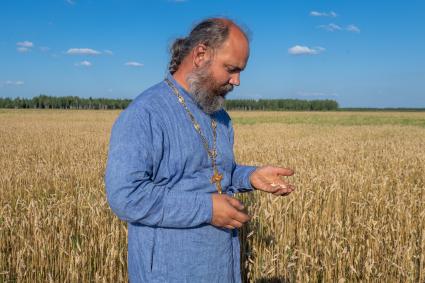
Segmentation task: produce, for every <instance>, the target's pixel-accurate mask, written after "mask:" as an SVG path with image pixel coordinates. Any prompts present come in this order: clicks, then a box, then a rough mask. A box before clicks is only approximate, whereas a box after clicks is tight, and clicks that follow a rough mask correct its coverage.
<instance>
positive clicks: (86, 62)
mask: <svg viewBox="0 0 425 283" xmlns="http://www.w3.org/2000/svg"><path fill="white" fill-rule="evenodd" d="M75 66H78V67H91V66H92V63H91V62H89V61H86V60H85V61H81V62H78V63H75Z"/></svg>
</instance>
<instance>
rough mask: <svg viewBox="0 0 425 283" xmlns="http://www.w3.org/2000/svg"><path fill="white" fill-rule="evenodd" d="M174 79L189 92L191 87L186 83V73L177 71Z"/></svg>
mask: <svg viewBox="0 0 425 283" xmlns="http://www.w3.org/2000/svg"><path fill="white" fill-rule="evenodd" d="M173 78H174V79H175V80H176V82H178V83H179V85H181V86H182V87H183V88H184V90H185V91H187V92H189V85H188V84H187V82H186V74H185V73H184V72H181V71H179V70H177V71H176V72H175V73H174V74H173Z"/></svg>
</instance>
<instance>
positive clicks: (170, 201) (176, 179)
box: [105, 74, 256, 283]
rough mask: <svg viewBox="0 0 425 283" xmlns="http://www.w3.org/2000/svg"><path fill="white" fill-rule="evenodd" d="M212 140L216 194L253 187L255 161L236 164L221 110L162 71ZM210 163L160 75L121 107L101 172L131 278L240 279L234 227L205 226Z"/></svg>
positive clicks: (208, 220)
mask: <svg viewBox="0 0 425 283" xmlns="http://www.w3.org/2000/svg"><path fill="white" fill-rule="evenodd" d="M167 77H168V79H169V80H170V81H171V82H172V83H173V84H174V85H175V86H176V87H177V89H178V90H179V92H180V94H181V95H182V96H183V97H184V99H185V101H186V105H187V107H188V108H189V110H190V111H191V112H192V114H193V115H194V117H195V119H196V120H197V121H198V123H199V124H200V126H201V130H202V132H203V134H204V135H205V136H206V138H207V140H208V143H209V146H210V148H211V146H212V144H213V132H212V128H211V116H212V117H214V119H216V121H217V166H218V170H219V172H220V173H221V174H223V180H222V187H223V192H224V193H227V194H230V195H233V194H234V193H237V192H248V191H252V190H253V188H252V186H251V183H250V181H249V176H250V174H251V173H252V172H253V171H254V170H255V169H256V167H255V166H243V165H238V164H236V163H235V160H234V155H233V127H232V123H231V120H230V117H229V115H228V114H227V112H226V111H225V110H223V109H222V110H220V111H217V112H215V113H213V114H212V115H211V116H210V115H208V114H206V113H205V112H203V111H202V110H201V109H200V108H199V107H198V106H197V104H196V103H195V101H194V100H193V98H192V97H191V95H190V94H189V93H188V92H186V91H185V90H184V89H183V88H182V87H181V86H180V85H179V84H178V83H177V82H176V81H175V80H174V78H173V77H172V76H171V75H170V74H168V76H167ZM212 175H213V168H212V165H211V160H210V159H209V157H208V154H207V152H206V150H205V148H204V145H203V143H202V140H201V138H200V136H199V134H198V133H197V132H196V130H195V128H194V127H193V124H192V122H191V120H190V118H189V116H188V114H187V112H186V111H185V109H184V108H183V106H182V105H181V104H180V103H179V101H178V99H177V97H176V96H175V95H174V94H173V92H172V90H171V88H170V87H169V86H168V85H167V83H166V82H165V81H163V82H161V83H159V84H156V85H154V86H153V87H151V88H149V89H147V90H146V91H144V92H143V93H141V94H140V95H139V96H138V97H137V98H136V99H134V100H133V101H132V103H131V104H130V105H129V106H128V107H127V108H126V109H125V110H124V111H122V112H121V113H120V115H119V117H118V118H117V120H116V121H115V123H114V125H113V127H112V132H111V138H110V144H109V153H108V162H107V167H106V174H105V183H106V192H107V198H108V202H109V205H110V207H111V209H112V210H113V212H114V213H115V214H116V215H117V216H118V217H119V218H120V219H122V220H124V221H126V222H128V273H129V279H130V281H131V282H179V283H180V282H208V283H212V282H241V275H240V263H239V261H240V246H239V239H238V231H237V229H234V230H231V229H226V228H218V227H215V226H213V225H211V219H212V198H211V196H212V195H211V194H213V193H217V189H216V186H215V184H212V183H211V176H212Z"/></svg>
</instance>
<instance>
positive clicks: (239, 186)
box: [232, 165, 258, 193]
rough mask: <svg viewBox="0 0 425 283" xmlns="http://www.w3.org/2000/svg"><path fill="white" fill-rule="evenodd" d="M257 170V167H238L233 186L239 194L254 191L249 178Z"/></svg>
mask: <svg viewBox="0 0 425 283" xmlns="http://www.w3.org/2000/svg"><path fill="white" fill-rule="evenodd" d="M257 168H258V167H257V166H248V165H236V169H235V172H234V176H233V179H232V185H233V187H234V188H235V189H236V191H237V192H240V193H242V192H249V191H252V190H254V187H253V186H252V184H251V181H250V180H249V177H250V176H251V174H252V172H254V171H255V170H256V169H257Z"/></svg>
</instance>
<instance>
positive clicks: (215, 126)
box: [165, 79, 223, 194]
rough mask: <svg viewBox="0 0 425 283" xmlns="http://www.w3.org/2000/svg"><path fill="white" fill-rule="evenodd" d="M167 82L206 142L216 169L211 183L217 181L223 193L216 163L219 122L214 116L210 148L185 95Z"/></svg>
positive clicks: (166, 80)
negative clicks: (211, 145) (187, 103)
mask: <svg viewBox="0 0 425 283" xmlns="http://www.w3.org/2000/svg"><path fill="white" fill-rule="evenodd" d="M165 82H166V83H167V84H168V86H169V87H170V88H171V89H172V90H173V92H174V94H175V95H176V96H177V98H178V100H179V102H180V104H181V105H183V107H184V109H185V110H186V112H187V114H188V115H189V118H190V120H191V121H192V124H193V127H194V128H195V130H196V131H197V132H198V134H199V136H200V137H201V139H202V143H203V144H204V148H205V150H206V151H207V153H208V156H209V157H210V159H211V163H212V166H213V170H214V174H213V176H212V177H211V183H215V186H216V188H217V191H218V193H219V194H221V193H222V187H221V180H222V179H223V175H222V174H220V173H219V172H218V169H217V165H216V158H217V122H216V121H215V120H214V119H213V118H211V128H212V129H213V137H214V143H213V148H212V149H209V146H208V141H207V138H206V137H205V136H204V135H203V134H202V132H201V126H200V125H199V123H198V122H197V121H196V120H195V117H194V116H193V114H192V113H191V112H190V110H189V108H187V106H186V103H185V101H184V98H183V96H181V94H180V93H179V90H178V89H177V88H176V87H175V86H174V85H173V83H172V82H171V81H170V80H169V79H165Z"/></svg>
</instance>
